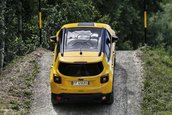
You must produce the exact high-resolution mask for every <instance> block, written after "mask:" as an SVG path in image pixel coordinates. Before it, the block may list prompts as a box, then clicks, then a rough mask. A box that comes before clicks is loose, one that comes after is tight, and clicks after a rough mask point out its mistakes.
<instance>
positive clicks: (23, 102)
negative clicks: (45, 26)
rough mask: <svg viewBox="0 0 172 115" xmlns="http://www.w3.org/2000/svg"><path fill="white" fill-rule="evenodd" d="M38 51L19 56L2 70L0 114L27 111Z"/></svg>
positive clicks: (36, 66) (6, 114)
mask: <svg viewBox="0 0 172 115" xmlns="http://www.w3.org/2000/svg"><path fill="white" fill-rule="evenodd" d="M40 52H41V50H40V49H39V50H37V51H34V52H32V53H30V54H28V55H26V56H23V57H19V58H18V59H16V60H14V61H13V62H12V63H10V64H8V65H7V66H6V67H5V69H4V70H3V73H2V75H1V76H0V115H1V114H2V115H4V114H5V115H25V114H28V113H29V110H30V107H31V101H32V93H33V92H32V91H33V84H34V80H35V77H36V75H37V73H38V70H39V68H38V63H37V61H38V57H40V56H41V54H40Z"/></svg>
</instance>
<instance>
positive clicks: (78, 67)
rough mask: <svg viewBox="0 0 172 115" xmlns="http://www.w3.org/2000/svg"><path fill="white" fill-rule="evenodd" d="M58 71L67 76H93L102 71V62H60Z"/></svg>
mask: <svg viewBox="0 0 172 115" xmlns="http://www.w3.org/2000/svg"><path fill="white" fill-rule="evenodd" d="M58 69H59V71H60V73H61V74H63V75H67V76H76V77H77V76H80V77H81V76H94V75H98V74H100V73H101V72H102V71H103V65H102V62H99V63H91V64H69V63H62V62H61V63H60V64H59V68H58Z"/></svg>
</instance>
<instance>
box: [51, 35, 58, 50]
mask: <svg viewBox="0 0 172 115" xmlns="http://www.w3.org/2000/svg"><path fill="white" fill-rule="evenodd" d="M56 42H57V40H56V36H51V37H50V50H51V51H54V48H55V43H56Z"/></svg>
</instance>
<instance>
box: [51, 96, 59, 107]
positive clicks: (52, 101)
mask: <svg viewBox="0 0 172 115" xmlns="http://www.w3.org/2000/svg"><path fill="white" fill-rule="evenodd" d="M55 97H56V95H55V94H52V93H51V103H52V104H53V105H57V104H58V103H57V101H56V99H55Z"/></svg>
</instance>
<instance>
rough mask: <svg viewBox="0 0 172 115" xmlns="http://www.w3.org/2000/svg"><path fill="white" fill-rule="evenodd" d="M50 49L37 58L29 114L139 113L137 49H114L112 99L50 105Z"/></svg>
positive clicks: (141, 81)
mask: <svg viewBox="0 0 172 115" xmlns="http://www.w3.org/2000/svg"><path fill="white" fill-rule="evenodd" d="M52 56H53V55H52V52H49V51H46V52H44V54H43V56H42V57H41V58H40V60H39V66H40V70H39V73H38V75H37V78H36V80H35V83H34V84H35V85H34V94H33V102H32V106H31V110H30V115H140V114H141V102H142V88H143V75H142V73H143V72H142V66H141V61H140V59H139V57H138V56H137V51H117V52H116V67H115V81H114V92H115V97H114V103H113V104H112V105H102V104H62V105H58V106H53V105H52V103H51V92H50V84H49V74H50V68H51V63H52Z"/></svg>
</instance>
